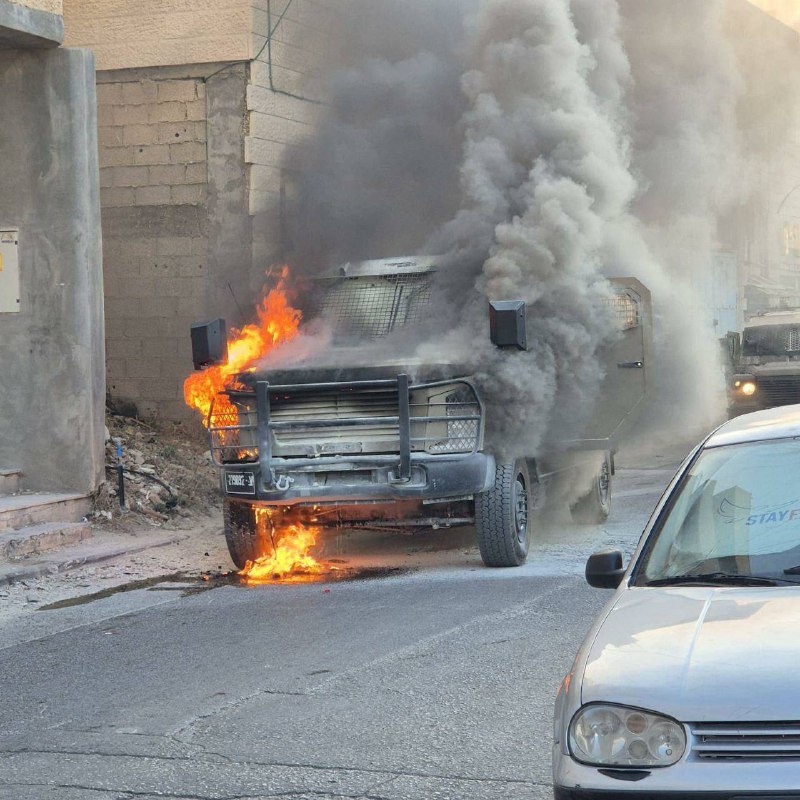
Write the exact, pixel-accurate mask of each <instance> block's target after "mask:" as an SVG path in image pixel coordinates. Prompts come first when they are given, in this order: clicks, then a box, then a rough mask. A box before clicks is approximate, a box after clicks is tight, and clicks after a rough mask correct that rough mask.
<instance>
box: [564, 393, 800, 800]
mask: <svg viewBox="0 0 800 800" xmlns="http://www.w3.org/2000/svg"><path fill="white" fill-rule="evenodd" d="M586 578H587V580H588V582H589V583H590V584H591V585H592V586H596V587H605V588H614V589H616V591H615V593H614V595H613V597H612V598H611V600H610V601H609V603H608V605H607V606H606V608H605V609H604V611H603V613H602V614H601V615H600V618H599V619H598V620H597V622H596V623H595V624H594V626H593V627H592V629H591V631H590V632H589V634H588V635H587V637H586V639H585V640H584V642H583V645H582V646H581V648H580V651H579V652H578V655H577V657H576V658H575V662H574V664H573V666H572V669H571V670H570V672H569V674H568V675H567V676H566V678H565V679H564V682H563V683H562V685H561V688H560V690H559V693H558V698H557V700H556V714H555V740H554V745H553V777H554V780H553V782H554V792H555V798H556V800H590V798H591V799H592V800H594V798H606V800H608V799H609V798H621V799H622V800H628V799H630V800H633V799H634V798H648V800H650V799H652V800H672V799H673V798H689V797H691V798H704V797H707V798H721V799H722V800H744V798H763V800H777V798H784V800H786V798H795V800H800V406H784V407H782V408H775V409H770V410H768V411H759V412H757V413H755V414H748V415H745V416H742V417H739V418H737V419H734V420H732V421H730V422H728V423H726V424H725V425H723V426H722V427H721V428H719V429H718V430H716V431H715V432H714V433H713V434H712V435H711V436H709V437H708V439H706V440H705V441H704V442H703V443H702V444H701V445H700V446H699V447H697V448H696V449H695V451H694V452H693V453H692V454H691V455H690V456H689V458H687V460H686V461H685V462H684V464H683V465H682V467H681V469H680V470H679V471H678V474H677V475H676V477H675V478H674V479H673V481H672V483H671V484H670V486H669V487H668V489H667V491H666V492H665V494H664V496H663V497H662V499H661V501H660V502H659V504H658V506H657V507H656V509H655V512H654V513H653V516H652V517H651V519H650V522H649V523H648V525H647V528H646V529H645V532H644V535H643V536H642V539H641V541H640V543H639V546H638V548H637V550H636V553H635V554H634V556H633V559H632V561H631V564H630V565H629V566H628V568H627V569H625V568H624V566H623V559H622V554H621V553H619V552H606V553H598V554H595V555H593V556H592V557H591V558H590V559H589V563H588V564H587V567H586Z"/></svg>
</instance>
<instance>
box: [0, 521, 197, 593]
mask: <svg viewBox="0 0 800 800" xmlns="http://www.w3.org/2000/svg"><path fill="white" fill-rule="evenodd" d="M101 536H102V534H101ZM128 538H131V537H128ZM188 538H189V533H187V532H186V531H175V532H172V533H169V534H164V535H162V536H154V537H152V538H150V539H148V541H138V542H137V541H129V542H125V541H120V540H119V537H117V541H116V542H107V543H105V544H104V543H102V541H101V542H98V541H97V539H90V540H89V543H84V544H81V545H77V546H75V547H70V548H66V549H65V550H62V551H61V552H60V553H52V554H51V555H49V557H44V556H42V557H38V558H35V559H27V560H26V561H22V562H19V563H18V564H16V563H15V564H9V563H8V562H6V563H5V564H4V563H2V562H0V586H8V585H9V584H12V583H17V582H18V581H23V580H27V579H31V578H41V577H42V576H43V575H59V574H63V573H65V572H69V571H70V570H73V569H77V568H78V567H82V566H85V565H86V564H98V563H100V562H102V561H110V560H111V559H113V558H119V557H120V556H126V555H132V554H133V553H141V552H142V551H143V550H150V549H151V548H156V547H166V546H167V545H170V544H177V543H178V542H181V541H183V540H184V539H188Z"/></svg>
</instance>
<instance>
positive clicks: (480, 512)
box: [475, 459, 532, 567]
mask: <svg viewBox="0 0 800 800" xmlns="http://www.w3.org/2000/svg"><path fill="white" fill-rule="evenodd" d="M531 496H532V494H531V479H530V475H529V473H528V465H527V463H526V462H525V460H524V459H520V460H518V461H517V462H516V463H514V464H498V465H497V467H496V471H495V479H494V487H493V488H491V489H489V491H488V492H481V493H480V494H478V495H476V496H475V527H476V529H477V532H478V547H479V548H480V551H481V558H482V559H483V563H484V564H486V566H487V567H518V566H520V565H521V564H524V563H525V559H526V558H527V557H528V548H529V547H530V539H531V529H530V512H531V505H532V504H531Z"/></svg>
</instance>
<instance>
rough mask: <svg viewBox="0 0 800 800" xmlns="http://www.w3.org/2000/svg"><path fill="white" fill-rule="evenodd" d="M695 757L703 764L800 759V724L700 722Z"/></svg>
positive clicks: (695, 732)
mask: <svg viewBox="0 0 800 800" xmlns="http://www.w3.org/2000/svg"><path fill="white" fill-rule="evenodd" d="M691 727H692V734H693V737H694V741H693V744H692V754H693V755H694V756H695V757H696V758H698V759H701V760H703V761H721V760H724V761H786V760H800V722H776V723H772V722H764V723H759V722H747V723H738V724H737V723H702V724H700V723H698V724H696V725H693V726H691Z"/></svg>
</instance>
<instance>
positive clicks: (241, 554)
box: [223, 499, 268, 569]
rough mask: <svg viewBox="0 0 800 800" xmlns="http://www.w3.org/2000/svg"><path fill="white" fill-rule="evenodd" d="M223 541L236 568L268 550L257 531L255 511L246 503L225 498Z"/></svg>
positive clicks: (242, 566)
mask: <svg viewBox="0 0 800 800" xmlns="http://www.w3.org/2000/svg"><path fill="white" fill-rule="evenodd" d="M223 519H224V522H225V541H226V543H227V545H228V552H229V553H230V554H231V560H232V561H233V563H234V564H236V567H237V568H238V569H244V568H245V566H246V565H247V562H248V561H255V560H256V559H257V558H260V557H261V556H262V555H264V553H266V552H268V547H266V546H265V545H266V543H265V542H263V541H262V536H261V534H260V533H259V531H258V523H257V522H256V511H255V508H253V506H251V505H249V504H248V503H239V502H236V501H233V500H227V499H226V500H225V501H224V506H223Z"/></svg>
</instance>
